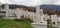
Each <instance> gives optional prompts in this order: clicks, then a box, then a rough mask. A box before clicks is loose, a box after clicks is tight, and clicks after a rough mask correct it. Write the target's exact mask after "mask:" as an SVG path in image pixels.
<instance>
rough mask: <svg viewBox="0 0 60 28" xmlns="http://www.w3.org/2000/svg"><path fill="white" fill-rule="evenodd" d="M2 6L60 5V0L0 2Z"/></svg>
mask: <svg viewBox="0 0 60 28" xmlns="http://www.w3.org/2000/svg"><path fill="white" fill-rule="evenodd" d="M0 3H2V4H6V3H7V4H18V5H26V6H36V5H40V4H55V5H60V0H0Z"/></svg>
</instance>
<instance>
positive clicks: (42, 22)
mask: <svg viewBox="0 0 60 28" xmlns="http://www.w3.org/2000/svg"><path fill="white" fill-rule="evenodd" d="M35 8H36V9H35V10H36V12H29V11H28V10H24V9H25V8H22V7H21V8H15V9H9V4H5V5H4V9H1V11H4V12H5V13H4V14H3V15H5V16H3V17H2V18H1V25H0V27H1V28H4V25H6V27H5V28H8V27H10V28H17V27H18V28H53V27H54V28H55V27H58V25H59V23H58V22H60V20H59V19H60V17H59V16H57V14H53V15H49V14H50V13H49V14H44V13H43V9H40V6H36V7H35ZM51 12H52V11H51ZM53 13H54V12H53ZM1 15H2V14H1ZM5 23H6V24H5ZM10 23H11V24H10ZM7 24H8V25H7ZM2 25H3V26H2ZM10 25H11V26H10Z"/></svg>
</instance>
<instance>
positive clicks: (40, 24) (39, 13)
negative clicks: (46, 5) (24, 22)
mask: <svg viewBox="0 0 60 28" xmlns="http://www.w3.org/2000/svg"><path fill="white" fill-rule="evenodd" d="M43 19H44V14H43V10H42V9H40V7H39V6H37V7H36V19H34V22H33V23H32V24H31V25H32V27H33V28H47V22H46V21H43Z"/></svg>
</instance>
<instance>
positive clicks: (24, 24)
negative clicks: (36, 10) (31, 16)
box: [0, 17, 32, 28]
mask: <svg viewBox="0 0 60 28" xmlns="http://www.w3.org/2000/svg"><path fill="white" fill-rule="evenodd" d="M0 28H32V26H31V20H22V21H16V20H5V19H3V18H1V17H0Z"/></svg>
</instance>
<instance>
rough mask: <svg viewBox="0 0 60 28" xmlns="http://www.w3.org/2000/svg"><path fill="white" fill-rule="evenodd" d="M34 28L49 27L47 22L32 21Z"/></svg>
mask: <svg viewBox="0 0 60 28" xmlns="http://www.w3.org/2000/svg"><path fill="white" fill-rule="evenodd" d="M31 25H32V27H33V28H47V22H45V21H44V22H40V23H32V24H31Z"/></svg>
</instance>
